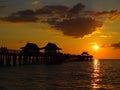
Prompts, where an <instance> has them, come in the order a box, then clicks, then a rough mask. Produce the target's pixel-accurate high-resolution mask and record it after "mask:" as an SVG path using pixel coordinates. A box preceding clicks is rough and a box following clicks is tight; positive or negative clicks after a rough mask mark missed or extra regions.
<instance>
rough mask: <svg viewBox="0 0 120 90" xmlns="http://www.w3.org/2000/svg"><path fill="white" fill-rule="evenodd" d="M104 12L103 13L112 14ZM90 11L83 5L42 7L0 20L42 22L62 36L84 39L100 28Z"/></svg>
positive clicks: (13, 14) (98, 22) (99, 22)
mask: <svg viewBox="0 0 120 90" xmlns="http://www.w3.org/2000/svg"><path fill="white" fill-rule="evenodd" d="M113 12H115V11H111V12H104V14H105V13H113ZM100 14H102V12H101V13H100V12H99V13H96V14H93V12H91V11H85V5H83V4H82V3H78V4H76V5H75V6H73V7H68V6H63V5H51V6H44V7H42V8H39V9H36V10H24V11H18V12H15V13H12V14H10V15H9V16H7V17H1V18H0V20H3V21H9V22H42V23H48V24H49V25H51V26H52V27H53V28H55V29H56V30H60V31H62V32H63V34H64V35H67V36H72V37H84V36H85V35H88V34H91V33H93V32H94V31H96V28H97V27H101V26H102V22H101V21H98V20H95V19H93V18H94V17H93V16H98V15H100Z"/></svg>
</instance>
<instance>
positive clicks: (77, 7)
mask: <svg viewBox="0 0 120 90" xmlns="http://www.w3.org/2000/svg"><path fill="white" fill-rule="evenodd" d="M84 8H85V5H83V4H82V3H78V4H77V5H75V6H73V8H71V9H70V12H71V13H73V14H79V13H80V11H82V10H84Z"/></svg>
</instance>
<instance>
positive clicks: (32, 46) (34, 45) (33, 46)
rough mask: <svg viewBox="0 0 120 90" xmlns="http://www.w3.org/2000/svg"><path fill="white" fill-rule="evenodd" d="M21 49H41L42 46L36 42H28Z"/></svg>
mask: <svg viewBox="0 0 120 90" xmlns="http://www.w3.org/2000/svg"><path fill="white" fill-rule="evenodd" d="M21 49H40V48H39V47H38V46H37V45H36V44H34V43H27V44H26V45H25V46H24V47H22V48H21Z"/></svg>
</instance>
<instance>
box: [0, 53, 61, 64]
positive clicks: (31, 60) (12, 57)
mask: <svg viewBox="0 0 120 90" xmlns="http://www.w3.org/2000/svg"><path fill="white" fill-rule="evenodd" d="M62 61H63V59H62V54H56V55H44V54H42V53H41V54H39V55H30V56H27V55H24V54H22V53H21V51H20V52H19V53H18V52H16V51H15V52H12V53H1V52H0V66H16V65H28V64H60V63H62Z"/></svg>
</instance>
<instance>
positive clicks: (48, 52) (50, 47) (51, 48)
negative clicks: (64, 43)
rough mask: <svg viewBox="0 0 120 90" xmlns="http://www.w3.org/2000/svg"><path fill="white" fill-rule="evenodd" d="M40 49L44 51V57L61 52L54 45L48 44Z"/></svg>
mask: <svg viewBox="0 0 120 90" xmlns="http://www.w3.org/2000/svg"><path fill="white" fill-rule="evenodd" d="M42 49H44V53H45V54H46V55H54V54H57V53H59V50H61V48H59V47H58V46H57V45H56V44H54V43H48V44H47V45H46V46H45V47H43V48H42Z"/></svg>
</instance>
